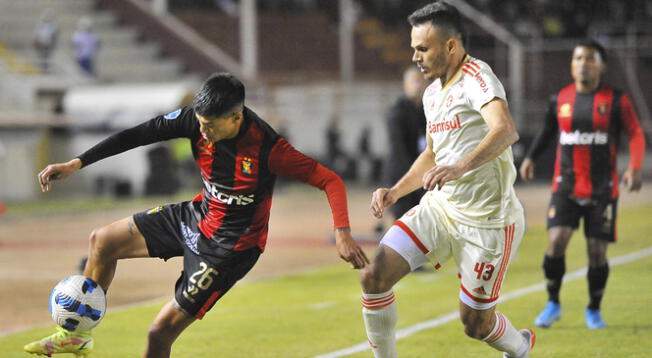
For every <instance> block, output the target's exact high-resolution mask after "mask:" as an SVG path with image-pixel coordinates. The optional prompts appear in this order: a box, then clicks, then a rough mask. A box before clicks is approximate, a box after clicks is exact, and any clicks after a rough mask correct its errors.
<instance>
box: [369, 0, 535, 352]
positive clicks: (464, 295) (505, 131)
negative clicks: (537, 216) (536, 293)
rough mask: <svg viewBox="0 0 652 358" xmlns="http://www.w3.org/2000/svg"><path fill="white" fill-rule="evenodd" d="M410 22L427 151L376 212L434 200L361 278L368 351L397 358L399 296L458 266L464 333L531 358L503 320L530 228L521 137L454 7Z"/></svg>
mask: <svg viewBox="0 0 652 358" xmlns="http://www.w3.org/2000/svg"><path fill="white" fill-rule="evenodd" d="M408 20H409V22H410V24H411V25H412V32H411V46H412V48H413V49H414V55H413V58H412V60H413V61H414V62H415V63H416V64H417V65H418V66H419V68H420V69H421V72H422V73H423V75H424V76H425V77H426V78H428V79H432V80H433V83H432V84H431V85H430V86H429V87H428V88H427V89H426V91H425V93H424V96H423V107H424V110H425V114H426V118H427V128H426V130H427V148H426V149H425V150H424V151H423V152H422V153H421V154H420V156H419V157H418V158H417V159H416V160H415V161H414V163H413V164H412V166H411V167H410V169H409V170H408V171H407V173H406V174H405V175H404V176H403V177H402V178H401V179H400V180H399V181H398V182H397V183H396V184H395V185H394V186H393V187H392V188H380V189H377V190H376V191H375V192H374V193H373V196H372V199H371V210H372V212H373V214H374V215H375V216H376V217H379V218H380V217H382V215H383V212H384V210H385V209H386V208H387V207H388V206H390V205H392V204H393V203H395V202H396V201H397V200H398V199H399V198H401V197H403V196H404V195H407V194H408V193H411V192H412V191H414V190H416V189H418V188H420V187H423V188H424V189H426V190H427V193H426V194H425V195H424V196H423V198H422V199H421V202H420V203H419V205H417V206H415V207H414V208H412V209H411V210H409V211H408V212H407V213H406V214H405V215H403V216H402V217H401V218H400V219H399V220H398V221H396V223H395V224H394V225H393V226H392V227H391V228H390V229H389V230H388V231H387V233H385V236H384V237H383V239H382V241H381V242H380V245H379V247H378V249H377V251H376V256H375V258H374V260H373V262H372V264H371V265H369V266H367V268H366V269H365V270H364V271H362V273H361V284H362V290H363V294H362V304H363V309H362V312H363V317H364V322H365V327H366V330H367V336H368V338H369V344H370V345H371V348H372V350H373V352H374V355H375V356H376V357H377V358H380V357H382V358H386V357H396V356H397V352H396V342H395V325H396V319H397V312H396V311H397V310H396V302H395V298H394V293H393V292H392V287H393V286H394V285H395V284H396V283H397V282H398V281H399V280H400V279H401V278H403V277H404V276H405V275H406V274H408V273H409V272H410V271H412V270H414V269H416V268H418V267H419V266H421V265H423V264H425V263H427V262H430V263H432V264H433V265H434V266H435V268H436V269H439V268H440V267H441V265H443V264H444V263H445V261H447V260H448V259H449V258H451V257H453V258H454V259H455V263H456V264H457V269H458V272H459V276H460V279H461V286H460V291H459V300H460V318H461V320H462V323H463V324H464V332H465V333H466V334H467V335H468V336H469V337H471V338H475V339H478V340H482V341H484V342H486V343H487V344H488V345H490V346H491V347H493V348H495V349H497V350H499V351H501V352H504V353H503V356H504V357H519V358H521V357H527V356H528V354H529V352H530V350H531V349H532V347H533V346H534V340H535V336H534V332H532V331H531V330H529V329H522V330H520V331H517V330H516V329H515V328H514V327H513V326H512V324H511V323H510V321H509V320H508V319H507V318H506V317H505V316H504V315H503V314H502V313H500V312H498V311H497V310H496V303H497V299H498V295H499V292H500V287H501V285H502V283H503V280H504V278H505V272H506V270H507V267H508V266H509V262H510V260H511V259H513V258H514V255H515V252H516V250H517V248H518V246H519V243H520V241H521V238H522V237H523V232H524V228H525V227H524V217H523V208H522V206H521V205H520V203H519V201H518V199H517V198H516V196H515V193H514V188H513V184H514V180H515V177H516V168H515V167H514V164H513V158H512V151H511V147H510V146H511V145H512V144H513V143H514V142H516V141H517V140H518V134H517V133H516V129H515V127H514V124H513V122H512V118H511V115H510V113H509V109H508V107H507V100H506V99H505V90H504V89H503V86H502V85H501V83H500V81H499V80H498V79H497V78H496V75H494V73H493V72H492V70H491V68H490V67H489V66H488V65H487V64H486V63H484V62H482V61H480V60H478V59H475V58H473V57H471V56H469V55H468V54H467V53H466V50H465V48H464V35H463V34H464V32H463V31H464V30H463V27H462V23H461V18H460V14H459V12H458V11H457V9H455V8H454V7H453V6H450V5H448V4H446V3H444V2H435V3H432V4H430V5H427V6H425V7H423V8H422V9H420V10H417V11H415V12H414V13H413V14H412V15H410V16H409V18H408Z"/></svg>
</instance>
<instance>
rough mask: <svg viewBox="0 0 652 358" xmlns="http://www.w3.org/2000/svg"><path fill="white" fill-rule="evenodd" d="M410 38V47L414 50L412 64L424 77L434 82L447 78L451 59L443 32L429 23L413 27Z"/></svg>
mask: <svg viewBox="0 0 652 358" xmlns="http://www.w3.org/2000/svg"><path fill="white" fill-rule="evenodd" d="M410 37H411V40H412V41H411V43H410V46H411V47H412V49H414V55H412V62H414V63H416V64H417V66H418V67H419V70H421V73H422V74H423V75H424V77H425V78H427V79H431V80H432V79H435V78H438V77H444V76H446V72H447V70H448V67H449V58H448V55H447V51H446V40H447V38H446V37H445V36H444V33H443V31H442V30H441V29H440V28H438V27H434V26H432V24H431V23H429V22H428V23H424V24H420V25H417V26H413V27H412V32H411V34H410Z"/></svg>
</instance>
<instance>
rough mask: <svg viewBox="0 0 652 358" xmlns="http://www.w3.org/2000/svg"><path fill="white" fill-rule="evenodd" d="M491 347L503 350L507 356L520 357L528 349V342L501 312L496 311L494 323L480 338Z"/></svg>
mask: <svg viewBox="0 0 652 358" xmlns="http://www.w3.org/2000/svg"><path fill="white" fill-rule="evenodd" d="M482 340H483V341H485V342H486V343H487V344H488V345H490V346H491V347H493V348H495V349H497V350H499V351H501V352H505V353H507V354H508V355H509V357H521V356H523V355H524V354H525V352H526V351H527V349H528V342H526V341H525V338H524V337H523V335H522V334H521V333H519V331H517V330H516V328H514V326H512V323H511V322H510V321H509V320H508V319H507V317H505V316H504V315H503V314H502V313H500V312H498V311H496V323H495V324H494V328H493V329H492V330H491V332H490V333H489V335H487V337H485V338H483V339H482Z"/></svg>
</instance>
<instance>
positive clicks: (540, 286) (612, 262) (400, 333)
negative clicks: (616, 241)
mask: <svg viewBox="0 0 652 358" xmlns="http://www.w3.org/2000/svg"><path fill="white" fill-rule="evenodd" d="M648 256H652V246H648V247H646V248H644V249H642V250H639V251H634V252H632V253H630V254H627V255H622V256H618V257H614V258H612V259H609V266H611V267H614V266H619V265H622V264H626V263H630V262H633V261H637V260H640V259H643V258H645V257H648ZM586 270H587V268H586V267H583V268H581V269H578V270H575V271H573V272H570V273H568V274H566V275H564V282H570V281H575V280H577V279H580V278H583V277H586ZM545 288H546V284H545V282H540V283H536V284H534V285H530V286H526V287H523V288H519V289H516V290H514V291H511V292H509V293H506V294H504V295H502V296H501V297H500V298H499V300H498V302H504V301H507V300H511V299H513V298H517V297H521V296H524V295H527V294H530V293H534V292H537V291H543V290H545ZM458 317H459V312H458V311H453V312H449V313H447V314H445V315H443V316H439V317H437V318H434V319H431V320H428V321H424V322H419V323H416V324H413V325H411V326H409V327H405V328H402V329H399V330H397V331H396V340H399V339H402V338H405V337H408V336H411V335H413V334H415V333H418V332H421V331H424V330H426V329H430V328H434V327H437V326H441V325H443V324H446V323H448V322H452V321H454V320H456V319H457V318H458ZM369 349H370V348H369V343H368V342H363V343H359V344H356V345H354V346H351V347H348V348H344V349H340V350H337V351H334V352H329V353H324V354H320V355H318V356H315V357H314V358H339V357H345V356H349V355H351V354H355V353H360V352H364V351H366V350H369Z"/></svg>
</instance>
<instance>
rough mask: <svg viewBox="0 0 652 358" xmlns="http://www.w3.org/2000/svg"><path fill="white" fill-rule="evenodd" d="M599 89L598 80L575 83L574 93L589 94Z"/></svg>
mask: <svg viewBox="0 0 652 358" xmlns="http://www.w3.org/2000/svg"><path fill="white" fill-rule="evenodd" d="M598 87H600V80H598V81H590V82H589V81H575V91H577V92H579V93H590V92H594V91H595V90H597V89H598Z"/></svg>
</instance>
